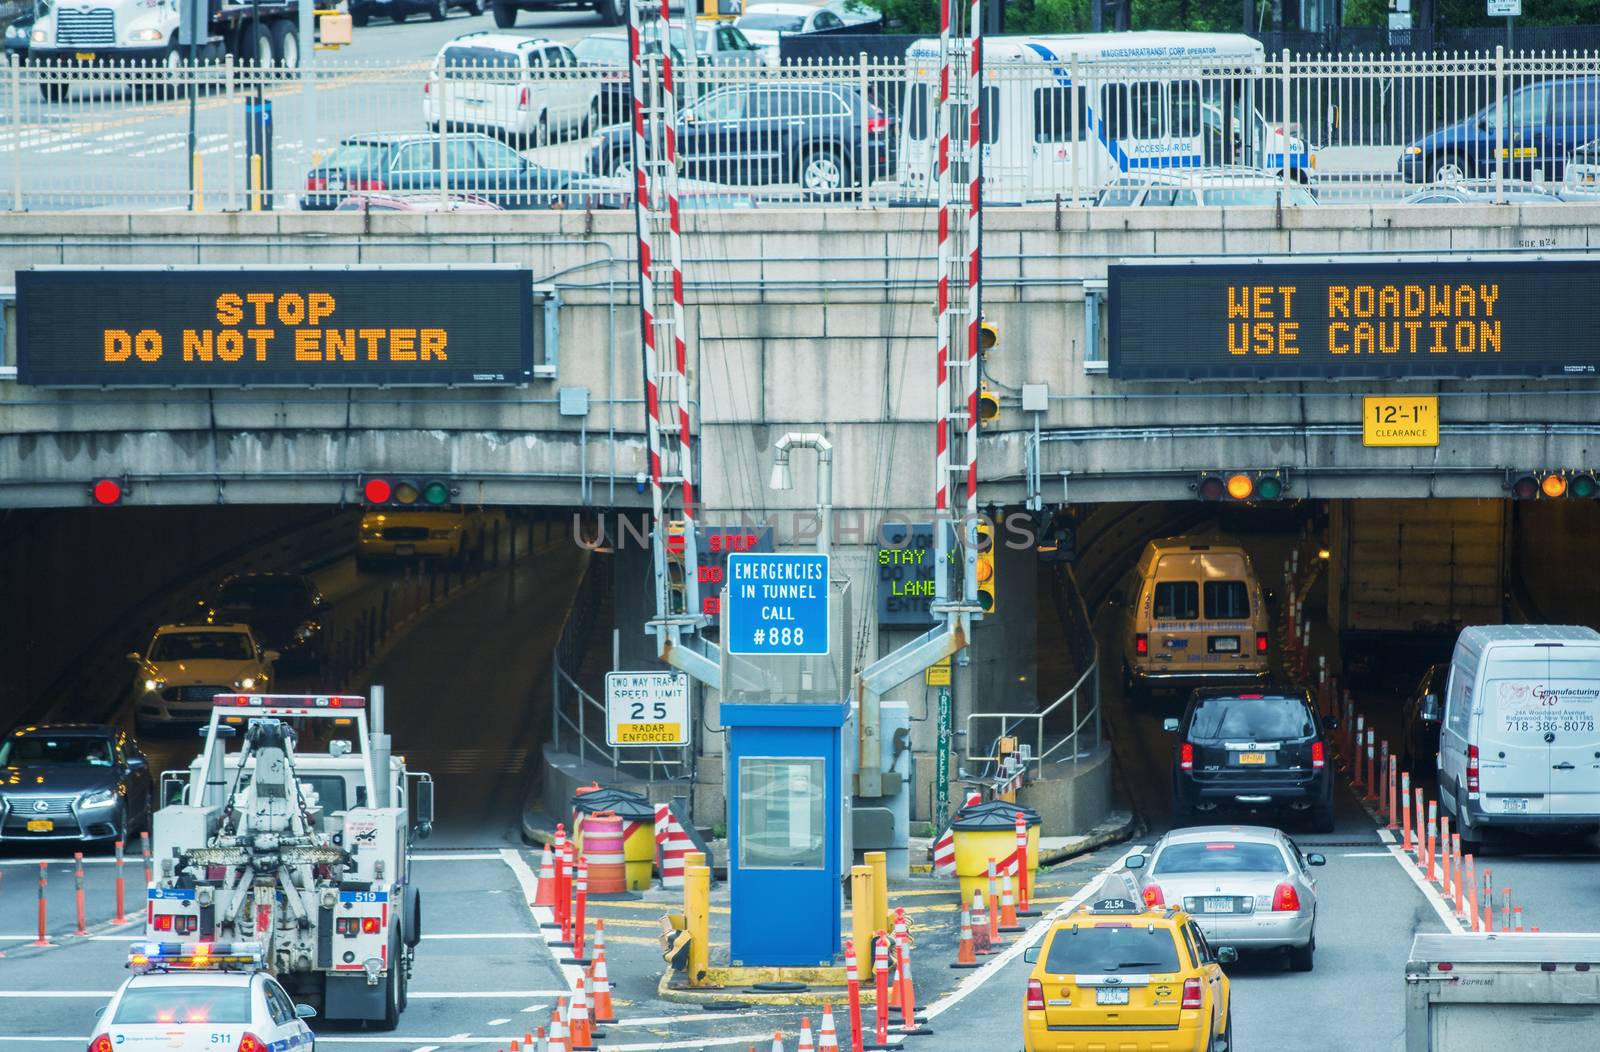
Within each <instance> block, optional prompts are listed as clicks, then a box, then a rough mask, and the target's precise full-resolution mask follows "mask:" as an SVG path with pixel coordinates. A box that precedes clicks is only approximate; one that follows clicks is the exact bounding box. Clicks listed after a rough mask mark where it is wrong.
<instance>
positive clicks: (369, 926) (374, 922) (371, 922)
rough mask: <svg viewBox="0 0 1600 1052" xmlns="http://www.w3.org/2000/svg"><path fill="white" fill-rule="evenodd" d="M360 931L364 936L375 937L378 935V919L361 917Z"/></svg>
mask: <svg viewBox="0 0 1600 1052" xmlns="http://www.w3.org/2000/svg"><path fill="white" fill-rule="evenodd" d="M361 931H362V933H363V934H365V935H376V934H378V918H376V917H362V918H361Z"/></svg>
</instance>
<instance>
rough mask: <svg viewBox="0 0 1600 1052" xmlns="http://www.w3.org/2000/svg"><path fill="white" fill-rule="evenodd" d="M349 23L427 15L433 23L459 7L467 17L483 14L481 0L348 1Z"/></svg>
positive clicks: (362, 24)
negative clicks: (453, 8)
mask: <svg viewBox="0 0 1600 1052" xmlns="http://www.w3.org/2000/svg"><path fill="white" fill-rule="evenodd" d="M349 7H350V21H351V22H352V23H353V24H355V25H358V26H364V25H366V24H367V23H368V22H370V21H372V20H373V19H374V18H388V19H390V20H392V21H394V22H404V21H405V20H406V19H407V18H409V17H410V16H411V15H427V16H428V17H429V18H430V19H432V20H433V21H435V22H443V21H444V20H445V19H446V18H449V17H450V9H451V8H452V7H459V8H461V9H462V10H463V11H465V12H466V13H467V14H468V15H469V16H472V17H474V18H476V17H477V16H478V15H481V14H483V2H482V0H350V5H349Z"/></svg>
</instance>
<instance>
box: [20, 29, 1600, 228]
mask: <svg viewBox="0 0 1600 1052" xmlns="http://www.w3.org/2000/svg"><path fill="white" fill-rule="evenodd" d="M958 68H959V59H958ZM684 72H685V73H686V74H692V79H690V80H688V82H687V83H686V84H684V85H682V86H680V90H679V93H678V94H679V97H680V98H681V99H686V100H690V101H688V103H687V105H685V106H684V108H683V109H682V111H681V112H680V113H679V114H678V115H677V116H676V119H675V120H674V122H673V125H674V128H675V134H676V140H677V147H678V156H679V164H680V167H681V176H682V178H681V180H680V186H681V188H682V193H683V204H684V206H685V207H686V208H690V209H715V210H721V209H748V208H754V207H760V206H764V205H769V204H783V205H813V204H826V205H831V206H835V207H839V206H858V207H882V206H894V205H925V204H927V203H929V202H930V200H931V199H932V198H933V197H934V196H935V194H936V168H935V162H936V158H937V155H938V148H937V140H938V136H939V130H940V129H939V120H938V114H937V113H935V112H933V110H932V108H931V107H930V105H929V98H930V97H931V96H932V95H933V94H934V91H935V87H936V84H937V77H938V69H937V62H936V61H932V60H916V59H913V60H911V61H909V62H907V61H898V62H895V61H882V60H877V59H873V58H870V57H868V56H864V55H863V56H858V57H857V58H856V59H855V60H853V61H839V62H828V63H809V64H794V65H788V66H784V67H781V68H777V69H767V68H757V67H721V68H719V67H706V68H701V69H698V70H693V71H684ZM658 76H659V69H658V68H657V67H655V66H654V65H651V66H649V67H648V68H647V79H646V85H645V94H646V96H647V99H653V98H655V97H656V92H655V90H654V84H655V83H656V81H657V78H658ZM956 79H957V80H958V81H959V79H960V78H959V77H958V78H956ZM630 100H631V89H630V87H629V79H628V76H627V73H626V71H624V70H621V69H607V68H599V67H580V68H575V69H574V68H567V69H522V68H518V67H504V66H500V67H474V66H470V65H468V66H451V67H448V68H437V67H434V66H430V65H429V64H427V63H410V64H392V63H391V64H388V65H355V64H342V65H335V64H331V63H325V64H319V65H318V66H317V67H316V68H315V70H314V71H312V70H270V69H257V68H236V67H234V66H233V64H232V63H231V62H228V63H221V64H216V65H210V66H201V67H194V68H177V69H168V68H150V67H145V68H122V67H71V68H67V67H51V66H36V65H23V66H17V65H13V66H11V67H10V68H8V69H5V70H0V203H3V206H4V207H9V208H10V209H12V210H19V211H20V210H30V211H40V210H72V209H99V210H110V211H118V212H130V211H162V210H173V211H177V210H195V211H202V210H203V211H218V210H253V209H263V210H265V209H276V210H297V209H308V210H317V209H331V208H345V209H356V210H359V209H362V208H366V209H369V210H446V209H448V210H475V209H485V210H487V209H493V208H519V209H544V208H581V209H615V208H625V207H628V206H629V204H630V203H631V195H632V192H633V167H632V154H633V142H634V137H633V134H632V131H631V129H630V128H629V127H628V126H627V125H626V124H621V123H618V122H619V120H621V119H623V118H624V116H625V115H626V114H627V113H628V112H629V109H630V107H631V101H630ZM1503 103H1504V104H1503ZM979 109H980V115H981V119H982V121H983V136H982V138H983V149H982V160H981V164H982V166H983V173H982V174H983V179H984V194H985V201H986V203H988V204H991V205H1009V204H1029V203H1050V204H1053V205H1055V206H1056V207H1082V206H1089V205H1093V204H1096V203H1100V204H1124V205H1141V206H1148V205H1184V204H1200V205H1206V204H1223V205H1232V204H1265V205H1278V204H1282V205H1285V206H1289V207H1314V206H1315V205H1317V204H1319V203H1329V202H1365V201H1372V202H1380V201H1395V200H1400V199H1403V198H1405V197H1407V196H1408V195H1411V194H1414V193H1416V192H1417V191H1418V190H1419V189H1421V188H1423V187H1424V186H1426V185H1428V184H1431V183H1440V182H1443V183H1450V184H1461V183H1468V184H1473V183H1476V185H1469V186H1468V187H1467V193H1466V195H1465V196H1466V197H1468V198H1471V197H1473V196H1474V195H1479V196H1484V195H1486V196H1485V199H1486V200H1494V199H1505V198H1507V197H1509V196H1511V195H1513V194H1520V195H1523V196H1526V198H1527V199H1529V200H1540V201H1550V202H1559V201H1560V200H1562V199H1563V197H1565V198H1569V199H1570V198H1573V197H1580V196H1582V195H1583V194H1585V193H1594V192H1595V191H1596V190H1597V187H1596V185H1595V182H1594V180H1595V176H1596V171H1597V166H1596V165H1595V164H1592V163H1590V161H1589V160H1588V158H1587V155H1586V154H1585V152H1584V147H1585V146H1586V145H1587V144H1588V143H1589V142H1590V140H1591V138H1592V137H1593V138H1600V54H1596V53H1584V54H1576V53H1568V54H1547V55H1531V56H1530V55H1518V56H1516V57H1514V58H1512V57H1506V56H1504V55H1503V54H1501V53H1499V52H1486V53H1478V54H1472V55H1458V56H1431V57H1410V56H1395V55H1385V56H1373V57H1367V58H1318V59H1297V58H1294V57H1292V56H1289V55H1286V54H1285V55H1280V56H1277V57H1273V58H1269V59H1268V60H1266V61H1265V62H1264V63H1262V62H1261V61H1259V60H1257V59H1247V58H1244V57H1241V58H1239V59H1228V60H1223V59H1219V58H1218V57H1216V56H1211V57H1207V58H1203V59H1182V60H1180V59H1163V60H1160V61H1154V60H1141V61H1139V62H1127V63H1122V64H1117V63H1109V62H1083V61H1077V60H1067V61H1050V62H1044V61H1035V62H1000V61H991V62H989V63H987V65H986V69H985V75H984V87H983V92H982V99H981V102H980V106H979ZM965 112H968V111H967V110H965V109H963V108H960V107H959V106H958V108H957V110H956V111H955V113H954V118H955V119H954V122H953V123H954V126H955V130H956V134H954V135H952V136H951V138H952V140H953V141H952V149H953V154H952V156H953V162H952V178H953V181H954V183H955V185H956V186H957V187H960V186H961V185H962V184H963V183H964V182H965V180H966V178H967V175H968V174H969V171H970V169H969V168H968V167H967V165H968V161H967V159H966V158H965V156H964V153H963V150H962V148H961V146H960V143H961V140H962V139H963V138H964V136H963V134H962V131H963V129H964V116H963V114H964V113H965ZM665 125H666V122H665V121H664V120H660V119H655V120H649V121H647V137H646V141H647V147H646V148H647V149H649V150H651V151H652V152H655V151H658V150H660V149H662V145H661V144H662V141H663V138H664V135H663V131H664V127H665ZM1575 156H1576V157H1577V158H1578V161H1579V162H1580V163H1577V164H1571V163H1569V162H1570V161H1572V160H1573V158H1574V157H1575ZM1522 183H1527V184H1529V185H1527V186H1522V185H1520V184H1522ZM1147 184H1154V190H1152V191H1149V192H1147V191H1146V189H1145V187H1146V185H1147ZM1534 184H1538V185H1534ZM1108 188H1109V189H1108ZM1557 190H1558V191H1561V196H1558V195H1557V194H1554V193H1551V192H1550V191H1557ZM1596 199H1600V198H1596Z"/></svg>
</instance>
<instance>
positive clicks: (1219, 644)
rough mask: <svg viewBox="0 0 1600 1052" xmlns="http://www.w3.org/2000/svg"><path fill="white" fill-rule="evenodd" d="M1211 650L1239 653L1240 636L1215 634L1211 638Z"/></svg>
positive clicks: (1215, 652)
mask: <svg viewBox="0 0 1600 1052" xmlns="http://www.w3.org/2000/svg"><path fill="white" fill-rule="evenodd" d="M1211 652H1212V653H1213V654H1237V653H1238V652H1239V637H1238V636H1213V637H1212V639H1211Z"/></svg>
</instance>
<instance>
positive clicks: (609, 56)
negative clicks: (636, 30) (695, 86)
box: [572, 31, 684, 124]
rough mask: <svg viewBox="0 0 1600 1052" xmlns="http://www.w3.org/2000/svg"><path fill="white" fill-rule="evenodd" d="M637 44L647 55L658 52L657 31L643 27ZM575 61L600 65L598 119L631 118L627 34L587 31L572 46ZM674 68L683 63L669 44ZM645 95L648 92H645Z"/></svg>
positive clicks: (631, 76)
mask: <svg viewBox="0 0 1600 1052" xmlns="http://www.w3.org/2000/svg"><path fill="white" fill-rule="evenodd" d="M640 47H642V48H644V51H645V54H647V55H659V54H660V53H661V39H660V36H659V34H655V33H651V32H649V31H646V33H645V34H644V35H643V36H642V38H641V40H640ZM572 51H573V54H575V55H577V56H578V65H580V66H591V67H598V68H599V69H600V74H599V76H600V123H601V124H615V123H617V122H619V121H624V122H625V121H628V120H631V119H632V118H631V114H632V110H633V79H632V78H633V66H632V63H633V59H632V57H631V56H630V55H629V53H628V34H627V33H618V32H602V33H591V34H589V35H588V36H586V37H584V38H583V39H582V40H580V41H578V42H577V43H576V44H574V45H573V46H572ZM671 58H672V63H673V68H674V69H681V68H682V67H683V61H684V59H683V52H682V51H680V50H679V49H678V47H677V45H676V44H674V45H673V48H672V54H671ZM647 97H648V96H647Z"/></svg>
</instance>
